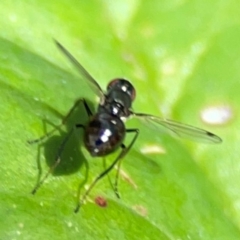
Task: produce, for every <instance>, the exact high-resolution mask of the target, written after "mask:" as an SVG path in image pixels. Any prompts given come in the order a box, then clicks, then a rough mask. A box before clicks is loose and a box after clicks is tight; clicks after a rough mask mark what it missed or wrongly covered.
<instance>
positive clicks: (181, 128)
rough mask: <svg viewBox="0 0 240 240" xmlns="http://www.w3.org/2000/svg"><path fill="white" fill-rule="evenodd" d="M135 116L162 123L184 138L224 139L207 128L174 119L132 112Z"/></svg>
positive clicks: (218, 141) (199, 139)
mask: <svg viewBox="0 0 240 240" xmlns="http://www.w3.org/2000/svg"><path fill="white" fill-rule="evenodd" d="M132 115H133V116H135V117H137V118H140V119H143V120H147V121H149V122H152V123H156V124H160V125H162V126H163V127H165V128H167V129H169V130H170V131H172V132H173V133H175V134H176V135H178V136H179V137H182V138H188V139H192V140H197V141H201V142H206V143H221V142H222V139H221V138H220V137H218V136H217V135H215V134H213V133H211V132H208V131H206V130H203V129H200V128H197V127H193V126H191V125H187V124H183V123H180V122H175V121H173V120H168V119H163V118H159V117H156V116H153V115H149V114H144V113H132Z"/></svg>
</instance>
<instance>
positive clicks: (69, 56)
mask: <svg viewBox="0 0 240 240" xmlns="http://www.w3.org/2000/svg"><path fill="white" fill-rule="evenodd" d="M55 43H56V45H57V47H58V49H59V50H60V51H61V52H62V53H63V54H64V55H65V56H66V57H67V59H68V60H69V61H70V62H71V63H72V64H73V65H74V66H75V68H76V69H77V70H78V72H79V73H80V75H81V76H82V77H84V78H85V79H86V80H87V82H88V83H89V84H90V85H91V87H93V89H94V91H95V93H96V94H97V95H98V96H99V97H100V99H104V93H103V91H102V89H101V87H100V86H99V84H98V83H97V81H96V80H95V79H94V78H93V77H92V76H91V75H90V74H89V73H88V72H87V70H86V69H85V68H84V67H83V66H82V65H81V64H80V63H79V62H78V61H77V59H76V58H75V57H73V55H72V54H71V53H70V52H69V51H68V50H67V49H66V48H65V47H63V45H62V44H60V43H59V42H58V41H56V40H55Z"/></svg>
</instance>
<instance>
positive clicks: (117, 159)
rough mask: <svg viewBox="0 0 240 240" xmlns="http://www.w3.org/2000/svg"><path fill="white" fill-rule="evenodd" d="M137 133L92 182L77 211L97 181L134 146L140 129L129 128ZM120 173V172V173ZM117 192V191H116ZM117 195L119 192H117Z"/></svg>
mask: <svg viewBox="0 0 240 240" xmlns="http://www.w3.org/2000/svg"><path fill="white" fill-rule="evenodd" d="M132 132H133V133H135V136H134V137H133V139H132V141H131V143H130V144H129V146H127V147H126V146H125V145H124V144H122V145H121V148H122V151H121V152H120V154H119V155H118V157H117V158H116V159H115V161H114V162H113V163H112V164H111V165H110V166H109V167H108V168H107V169H105V170H104V171H103V172H102V173H101V174H99V175H98V176H97V177H96V178H95V180H94V181H93V182H92V184H91V185H90V186H89V188H88V190H87V191H86V192H85V194H84V195H83V197H82V199H81V200H80V201H79V203H78V204H77V206H76V209H75V213H77V212H78V211H79V209H80V207H81V206H82V204H83V203H84V201H85V199H86V197H87V196H88V194H89V193H90V192H91V190H92V189H93V187H94V186H95V185H96V183H97V182H98V181H99V180H100V179H102V178H103V177H104V176H106V175H107V174H108V173H109V172H110V171H111V170H112V169H113V168H114V166H115V165H116V164H117V163H118V162H119V161H120V160H121V159H122V158H123V157H124V156H125V155H126V154H127V153H128V151H129V150H130V149H131V147H132V146H133V144H134V142H135V141H136V139H137V137H138V134H139V130H138V129H127V133H132ZM118 172H119V170H118ZM118 175H119V174H118ZM116 186H117V184H115V188H116ZM115 193H116V191H115ZM116 195H117V194H116Z"/></svg>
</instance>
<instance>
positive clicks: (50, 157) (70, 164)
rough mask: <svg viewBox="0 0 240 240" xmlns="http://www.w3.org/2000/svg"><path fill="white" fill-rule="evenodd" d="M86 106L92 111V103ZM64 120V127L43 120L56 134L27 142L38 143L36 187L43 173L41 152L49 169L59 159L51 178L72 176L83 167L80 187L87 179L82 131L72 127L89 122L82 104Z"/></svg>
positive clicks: (87, 166)
mask: <svg viewBox="0 0 240 240" xmlns="http://www.w3.org/2000/svg"><path fill="white" fill-rule="evenodd" d="M77 102H78V101H76V103H77ZM88 104H89V105H90V108H91V109H93V104H92V102H89V101H88ZM65 119H66V121H65V122H64V125H63V126H61V127H59V126H56V125H54V124H53V123H51V122H49V121H48V120H43V122H44V125H45V127H46V124H47V125H51V127H52V131H54V132H55V130H56V134H53V135H50V136H48V135H46V134H45V135H44V136H43V137H42V138H40V139H36V140H33V141H29V142H30V143H37V142H40V144H39V145H38V154H37V167H38V177H37V183H36V186H38V185H39V183H40V179H41V177H42V173H43V171H42V161H41V153H42V152H43V155H44V158H45V159H46V163H47V165H48V167H49V169H51V168H52V166H54V164H55V162H56V158H57V157H59V158H60V159H61V161H59V163H58V164H57V166H56V167H55V168H54V169H53V171H52V172H51V174H52V175H53V176H63V175H70V174H73V173H75V172H77V171H78V170H79V169H80V168H82V166H83V165H84V166H85V168H86V174H85V178H84V181H83V183H81V184H80V186H82V185H84V184H85V182H86V181H87V179H88V171H89V165H88V161H87V159H86V158H85V157H84V155H83V153H82V151H81V145H82V144H83V130H82V129H79V128H75V127H74V126H76V125H77V124H79V123H82V124H84V123H86V122H87V121H88V120H89V119H88V115H87V113H86V111H85V109H84V106H83V104H77V106H76V107H75V108H74V110H73V111H72V112H71V114H69V115H67V116H66V118H65ZM63 121H64V120H63ZM46 132H47V131H46V130H45V133H46ZM63 144H64V146H63ZM80 186H79V189H80ZM35 188H36V187H35ZM35 188H34V189H35ZM33 192H34V190H33Z"/></svg>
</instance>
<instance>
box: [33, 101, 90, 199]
mask: <svg viewBox="0 0 240 240" xmlns="http://www.w3.org/2000/svg"><path fill="white" fill-rule="evenodd" d="M81 102H83V104H84V107H85V110H86V112H87V114H88V116H89V117H90V116H92V112H91V110H90V108H89V106H88V105H87V103H86V101H85V99H83V98H81V99H79V100H78V101H76V103H75V104H74V106H73V107H72V108H71V109H70V111H69V112H68V114H67V115H66V117H65V118H64V119H63V120H62V123H61V124H60V125H59V126H58V127H57V128H55V129H53V130H52V131H50V132H49V133H47V134H45V135H44V136H43V137H41V138H39V139H36V140H33V141H31V142H30V143H37V142H40V141H43V140H44V139H46V138H47V137H49V136H51V135H52V134H53V133H54V132H55V131H56V130H57V129H59V128H60V127H61V126H62V125H63V124H65V122H66V120H67V119H68V118H69V116H70V115H71V114H72V113H73V111H74V110H75V109H76V107H77V106H78V105H79V104H80V103H81ZM75 128H83V129H85V126H84V125H82V124H77V125H76V126H74V127H73V128H72V129H71V131H70V132H69V133H68V135H67V136H66V137H65V138H64V140H63V141H62V143H61V145H60V147H59V150H58V153H57V156H56V159H55V162H54V164H53V165H52V166H51V167H50V168H49V170H48V172H47V173H46V175H45V176H44V177H43V178H42V180H40V181H38V183H37V184H36V186H35V187H34V189H33V190H32V194H35V193H36V191H37V190H38V189H39V187H40V186H41V185H42V184H43V182H44V181H45V180H46V179H47V177H48V176H49V174H50V173H52V172H53V171H54V169H55V168H56V167H57V166H58V165H59V163H60V162H61V158H60V156H61V154H62V151H63V150H64V147H65V145H66V143H67V142H68V140H69V138H70V136H71V135H72V133H73V131H74V130H75Z"/></svg>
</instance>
